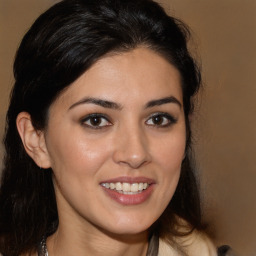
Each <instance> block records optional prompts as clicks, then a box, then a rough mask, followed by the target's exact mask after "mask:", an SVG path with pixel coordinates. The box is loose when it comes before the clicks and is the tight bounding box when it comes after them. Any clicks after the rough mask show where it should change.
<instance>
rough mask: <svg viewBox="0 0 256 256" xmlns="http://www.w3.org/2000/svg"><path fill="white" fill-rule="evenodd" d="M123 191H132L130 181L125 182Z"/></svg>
mask: <svg viewBox="0 0 256 256" xmlns="http://www.w3.org/2000/svg"><path fill="white" fill-rule="evenodd" d="M123 191H124V192H130V191H131V185H130V183H123Z"/></svg>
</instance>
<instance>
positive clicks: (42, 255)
mask: <svg viewBox="0 0 256 256" xmlns="http://www.w3.org/2000/svg"><path fill="white" fill-rule="evenodd" d="M38 256H49V255H48V250H47V246H46V238H45V237H43V239H42V241H41V242H40V250H39V255H38Z"/></svg>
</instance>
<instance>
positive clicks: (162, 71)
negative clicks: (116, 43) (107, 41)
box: [57, 48, 182, 104]
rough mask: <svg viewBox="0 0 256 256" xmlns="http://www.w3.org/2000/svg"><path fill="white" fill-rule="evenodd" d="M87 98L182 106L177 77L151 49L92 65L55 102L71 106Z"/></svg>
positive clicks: (179, 81) (108, 58)
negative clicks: (171, 101) (166, 100)
mask: <svg viewBox="0 0 256 256" xmlns="http://www.w3.org/2000/svg"><path fill="white" fill-rule="evenodd" d="M86 96H88V97H98V98H106V99H107V100H111V101H116V102H121V103H122V102H124V103H125V102H129V103H132V102H133V100H140V101H141V102H143V101H145V102H146V101H148V100H151V99H154V98H161V97H166V96H174V97H176V98H177V99H179V100H180V101H181V103H182V88H181V79H180V73H179V71H178V70H177V69H176V68H175V67H174V66H173V65H172V64H170V63H169V62H168V61H167V60H166V59H165V58H163V57H162V56H160V55H159V54H157V53H155V52H154V51H152V50H150V49H146V48H137V49H135V50H131V51H128V52H124V53H117V54H111V55H107V56H105V57H103V58H101V59H100V60H98V61H97V62H96V63H95V64H94V65H92V67H91V68H90V69H88V70H87V71H86V72H85V73H84V74H82V75H81V76H80V77H79V78H78V79H77V80H76V81H75V82H73V83H72V84H71V85H70V86H69V87H68V88H67V90H65V91H64V92H63V93H62V94H61V95H60V97H59V98H58V100H57V101H61V102H62V103H65V104H66V103H67V104H72V103H74V101H78V100H79V99H80V98H82V97H86ZM128 99H129V100H128Z"/></svg>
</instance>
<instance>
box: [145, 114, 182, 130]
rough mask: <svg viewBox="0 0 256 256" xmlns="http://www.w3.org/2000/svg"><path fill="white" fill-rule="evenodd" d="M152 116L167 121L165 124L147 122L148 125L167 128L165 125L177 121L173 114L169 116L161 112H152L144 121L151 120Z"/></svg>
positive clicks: (167, 125)
mask: <svg viewBox="0 0 256 256" xmlns="http://www.w3.org/2000/svg"><path fill="white" fill-rule="evenodd" d="M153 118H160V121H161V120H162V121H163V122H167V123H165V124H148V125H150V126H155V127H157V128H167V127H169V126H171V125H172V124H175V123H177V119H176V118H174V117H173V116H171V115H170V114H168V113H162V112H159V113H154V114H153V115H151V116H150V118H149V119H147V121H146V123H147V122H148V121H149V120H152V119H153ZM163 119H164V120H163Z"/></svg>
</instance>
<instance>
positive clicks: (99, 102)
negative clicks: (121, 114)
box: [69, 98, 122, 110]
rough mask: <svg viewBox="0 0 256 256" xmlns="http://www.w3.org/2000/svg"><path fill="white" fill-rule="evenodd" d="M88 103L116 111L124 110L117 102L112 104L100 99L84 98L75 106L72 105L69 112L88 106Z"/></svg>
mask: <svg viewBox="0 0 256 256" xmlns="http://www.w3.org/2000/svg"><path fill="white" fill-rule="evenodd" d="M86 103H87V104H95V105H98V106H101V107H103V108H110V109H116V110H121V109H122V106H121V105H120V104H118V103H115V102H111V101H108V100H102V99H98V98H84V99H81V100H79V101H78V102H76V103H74V104H73V105H71V106H70V107H69V110H70V109H72V108H74V107H76V106H78V105H81V104H86Z"/></svg>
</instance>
